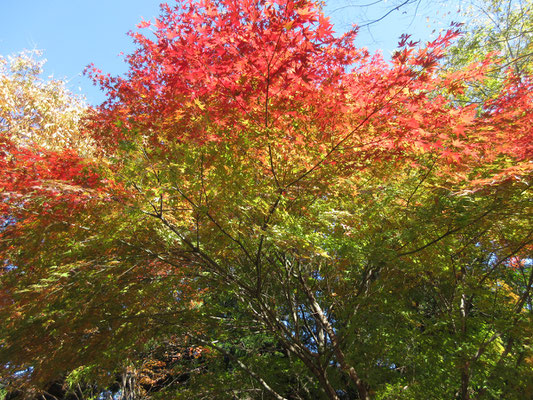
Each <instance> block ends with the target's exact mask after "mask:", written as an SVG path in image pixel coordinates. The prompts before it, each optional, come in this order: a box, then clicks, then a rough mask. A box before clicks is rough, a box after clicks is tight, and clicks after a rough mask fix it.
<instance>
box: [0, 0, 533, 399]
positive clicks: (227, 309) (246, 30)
mask: <svg viewBox="0 0 533 400" xmlns="http://www.w3.org/2000/svg"><path fill="white" fill-rule="evenodd" d="M138 28H139V29H140V30H139V31H135V32H133V33H131V35H132V37H133V39H134V41H135V42H136V44H137V50H136V51H135V52H134V53H133V54H131V55H129V56H127V58H126V61H127V63H128V64H129V71H128V73H127V74H125V75H124V76H122V77H112V76H109V75H106V74H104V73H102V72H101V71H100V70H98V69H97V67H95V66H90V67H89V68H88V73H89V74H90V75H91V76H92V77H93V79H94V80H95V82H96V83H97V84H99V85H101V87H102V88H103V89H104V90H106V91H107V93H108V100H107V101H106V102H105V103H104V104H102V105H101V106H99V107H97V108H95V109H92V110H89V111H88V113H87V114H86V118H85V119H84V121H83V123H77V124H76V125H75V126H76V132H82V134H83V135H85V136H83V135H82V137H83V138H84V139H83V140H88V141H87V143H90V145H89V144H87V145H80V144H79V143H78V142H76V143H73V142H68V141H66V142H62V143H60V144H57V145H56V144H54V145H53V146H52V145H51V141H49V140H51V139H48V138H49V137H50V136H51V135H53V132H56V131H55V130H53V129H52V131H47V130H46V126H45V125H43V124H42V123H41V122H40V121H41V120H40V119H39V122H38V123H37V124H33V125H31V126H33V127H35V129H33V128H32V129H33V130H34V131H36V132H37V133H38V134H36V135H28V134H24V135H21V136H14V135H13V134H12V132H13V130H14V127H15V126H16V123H15V122H13V121H15V118H14V116H16V115H17V113H18V112H19V111H18V110H19V109H17V108H11V109H9V108H6V110H7V111H6V113H7V114H6V115H7V117H2V118H3V119H2V121H3V123H4V121H5V125H6V126H7V129H2V136H1V138H0V145H1V148H0V167H1V168H2V171H3V172H2V175H1V176H0V195H1V196H2V197H1V202H0V213H1V215H0V218H1V219H0V221H1V223H2V228H1V230H0V259H1V260H2V261H1V262H2V263H3V269H2V272H1V274H0V280H1V288H0V303H1V304H2V308H1V310H0V315H1V317H2V319H3V320H4V321H5V323H4V324H3V325H2V326H1V327H0V363H1V365H2V369H1V374H0V376H1V377H2V384H3V385H4V386H5V388H6V390H7V391H9V393H11V395H10V396H13V397H14V396H24V395H31V394H36V393H41V394H42V395H43V396H44V397H45V398H52V397H46V396H51V395H52V394H51V393H50V387H51V385H53V384H56V385H57V384H59V386H62V390H63V392H62V394H61V396H69V395H71V396H75V397H77V398H91V396H93V398H95V397H96V398H113V396H115V397H119V398H124V399H126V398H128V399H130V398H135V399H141V398H165V399H167V398H176V399H179V398H183V399H190V398H198V399H201V398H206V399H207V398H212V399H225V398H228V399H234V398H238V399H262V398H274V399H278V400H281V399H320V398H324V399H365V400H366V399H427V398H439V399H444V398H458V399H463V400H466V399H475V398H477V399H498V398H506V399H523V398H524V394H525V395H526V396H530V395H532V394H533V386H532V385H531V382H533V373H532V371H533V368H532V364H533V350H532V348H531V340H532V338H533V328H532V326H533V325H532V316H533V315H532V312H533V308H532V304H531V301H532V295H531V291H532V287H533V268H532V262H531V250H532V241H531V240H532V231H531V216H530V214H531V209H530V204H529V202H530V200H531V198H530V196H531V195H530V190H529V189H530V183H531V169H532V164H531V155H532V143H533V137H532V136H533V135H532V131H531V126H532V124H533V112H532V111H533V110H532V104H533V102H532V96H533V91H532V89H533V88H532V80H531V76H530V75H528V74H524V73H520V74H518V73H517V71H516V70H514V69H513V68H511V69H509V70H506V73H505V74H502V75H501V76H500V78H499V79H500V81H499V84H498V90H497V92H495V93H494V94H493V95H492V96H490V98H487V99H485V100H484V102H483V104H482V106H480V105H478V104H477V103H476V102H475V101H465V96H468V95H469V93H470V92H469V90H470V89H469V88H472V87H474V86H475V85H483V84H484V83H485V82H487V80H488V79H491V77H490V73H491V71H493V70H494V68H495V67H499V66H501V61H500V60H499V59H498V58H497V57H495V56H494V55H492V54H489V55H488V56H487V57H483V58H476V60H474V62H472V63H465V65H461V66H460V67H457V68H453V69H451V68H445V67H444V64H445V62H446V60H447V58H446V57H447V48H448V47H449V46H450V44H451V43H452V42H453V40H455V39H456V37H457V35H458V28H457V27H456V26H453V27H452V29H451V30H449V31H447V32H445V33H443V34H441V35H440V36H439V37H437V38H435V39H434V40H432V41H430V42H428V43H426V44H425V45H423V46H421V45H418V44H417V43H412V42H411V41H410V40H409V37H408V36H407V35H406V36H404V37H402V38H401V40H400V43H399V47H398V50H397V52H396V53H395V55H394V56H393V57H392V60H391V61H390V62H387V61H385V60H384V59H383V58H382V57H381V56H380V55H375V54H369V52H368V51H367V50H365V49H360V48H358V47H357V46H356V44H355V41H354V40H355V38H356V33H357V30H356V29H354V30H352V31H349V32H347V33H346V34H344V35H342V36H336V35H334V33H333V27H332V25H331V23H330V22H329V20H328V18H327V17H326V16H324V14H323V13H322V11H321V8H320V5H319V4H317V3H314V2H312V1H307V0H283V1H281V0H279V1H278V0H274V1H269V2H266V1H262V0H260V1H255V0H239V1H233V0H218V1H212V0H201V1H194V2H185V1H178V2H176V4H175V5H173V6H169V5H165V4H164V5H162V6H161V15H160V17H159V18H157V19H156V20H154V21H151V22H148V21H142V22H141V23H140V25H139V26H138ZM141 32H147V33H145V34H143V33H141ZM7 76H8V75H1V76H0V77H1V78H2V79H3V80H6V82H8V81H9V82H11V81H12V80H11V81H10V80H9V79H12V78H8V77H7ZM17 79H18V78H17ZM21 79H22V78H21ZM22 81H23V82H27V84H28V87H34V85H35V84H34V80H33V78H32V79H29V80H24V79H22ZM17 82H21V81H20V80H19V81H17ZM17 85H21V84H20V83H17ZM24 93H26V92H24ZM24 96H28V95H26V94H22V97H24ZM6 99H7V100H4V98H2V102H3V103H2V112H4V111H3V110H4V103H7V104H10V103H9V101H10V100H9V99H8V98H6ZM53 108H54V109H56V110H58V112H59V113H61V112H62V111H61V108H59V107H53ZM34 109H36V107H32V108H31V110H34ZM27 112H28V111H24V113H27ZM24 132H27V130H26V131H24ZM50 132H52V133H50ZM76 137H77V136H76ZM41 138H42V139H41ZM49 143H50V144H49ZM54 143H55V142H54ZM58 382H59V383H58ZM43 390H44V392H43ZM69 393H70V394H69ZM56 397H57V396H56ZM75 397H72V398H75Z"/></svg>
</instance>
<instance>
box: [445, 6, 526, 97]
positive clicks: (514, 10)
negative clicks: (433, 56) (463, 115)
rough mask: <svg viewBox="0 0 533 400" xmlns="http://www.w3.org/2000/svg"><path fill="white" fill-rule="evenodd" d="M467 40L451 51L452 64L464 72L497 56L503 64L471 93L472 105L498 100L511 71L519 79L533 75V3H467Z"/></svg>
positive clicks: (460, 42)
mask: <svg viewBox="0 0 533 400" xmlns="http://www.w3.org/2000/svg"><path fill="white" fill-rule="evenodd" d="M465 6H466V7H465V8H464V10H465V11H464V12H463V15H464V17H465V20H466V21H467V22H466V23H465V25H464V26H463V29H464V31H465V34H464V36H463V37H462V38H461V39H459V41H458V42H457V44H456V45H454V46H452V47H451V48H450V51H449V54H448V64H449V65H450V67H451V68H462V67H464V66H465V65H467V64H470V63H472V62H475V61H479V60H481V59H483V58H484V57H486V55H487V54H490V53H493V54H494V56H495V57H500V58H501V60H500V61H499V62H498V64H497V65H495V66H494V67H493V68H492V69H491V71H490V72H489V73H488V74H487V80H485V81H484V82H482V83H480V84H478V85H475V86H474V87H472V88H471V90H470V91H469V92H468V96H469V97H470V100H472V101H478V102H482V101H484V100H486V99H489V98H492V97H494V96H497V95H498V93H499V92H500V91H501V89H502V85H503V82H504V81H505V78H506V76H507V74H508V73H509V71H510V70H511V71H512V73H513V74H514V75H515V76H516V77H527V76H530V75H531V73H532V71H533V17H532V15H533V2H531V0H510V1H504V2H502V1H492V0H479V1H472V2H470V3H465Z"/></svg>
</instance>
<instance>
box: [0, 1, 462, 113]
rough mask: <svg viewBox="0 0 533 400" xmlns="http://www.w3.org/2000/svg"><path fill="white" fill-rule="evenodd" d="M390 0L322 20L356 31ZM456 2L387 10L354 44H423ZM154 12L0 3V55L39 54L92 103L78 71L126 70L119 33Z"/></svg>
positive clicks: (386, 47)
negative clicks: (405, 39)
mask: <svg viewBox="0 0 533 400" xmlns="http://www.w3.org/2000/svg"><path fill="white" fill-rule="evenodd" d="M394 1H395V0H383V1H380V2H378V4H375V5H373V6H368V7H363V6H361V5H363V4H365V3H373V2H374V1H371V0H360V1H359V0H329V1H327V2H326V3H327V5H326V14H327V15H330V16H331V19H332V22H333V23H334V25H335V28H336V30H337V31H343V30H344V29H346V28H347V27H349V26H351V24H353V23H357V24H359V25H363V24H365V23H366V22H368V21H371V20H373V19H376V18H379V17H380V16H382V15H384V14H385V13H386V12H387V11H389V10H391V5H392V4H394ZM397 2H398V3H399V0H397ZM172 3H173V0H171V1H169V4H172ZM457 4H458V0H454V1H444V0H442V2H436V1H435V0H421V1H420V2H419V6H418V8H416V7H415V6H411V7H408V8H400V9H399V10H394V11H392V12H391V13H390V15H388V16H387V17H386V18H385V19H383V20H382V21H381V22H379V23H376V24H372V25H370V26H369V27H364V28H362V29H361V32H360V36H359V44H360V46H361V47H368V48H369V49H371V50H376V49H382V50H383V53H384V54H385V55H387V54H389V53H390V52H391V51H392V50H393V49H394V47H395V45H396V43H397V42H398V37H399V36H400V35H401V34H402V33H412V34H413V38H414V39H415V40H418V39H422V40H424V41H425V40H428V39H430V38H431V37H432V33H431V32H432V31H433V30H436V31H437V32H438V30H439V29H441V28H444V27H446V26H448V25H449V22H450V21H451V20H457V19H458V18H459V17H458V16H457V14H456V11H457V10H456V8H457ZM447 12H450V14H447ZM158 14H159V1H158V0H83V1H82V0H0V54H1V55H3V56H7V55H10V54H14V53H17V52H19V51H21V50H23V49H39V50H42V51H43V52H44V57H45V58H46V59H47V60H48V62H47V64H46V68H45V74H46V75H53V76H54V77H55V78H59V79H67V80H68V81H69V87H70V89H71V90H72V91H73V92H74V93H81V94H83V95H85V96H86V98H87V100H88V102H89V103H91V104H98V103H100V102H102V101H103V100H104V94H103V93H102V92H100V91H99V89H97V88H96V87H93V86H92V83H91V82H90V80H89V79H88V78H86V77H84V76H82V75H81V72H82V71H83V69H84V68H85V66H86V65H88V64H90V63H94V64H95V65H96V66H97V67H98V68H100V69H101V70H102V71H104V72H109V73H111V74H112V75H117V74H121V73H123V72H125V70H126V65H125V64H124V63H123V61H122V58H121V57H120V56H119V53H120V52H124V53H126V54H127V53H129V52H131V51H132V50H133V48H134V47H133V45H132V42H131V39H130V38H129V37H128V36H127V35H126V33H127V32H128V31H130V30H132V29H135V26H136V25H137V24H138V23H139V22H140V20H141V18H144V19H147V20H148V19H153V18H154V17H156V16H157V15H158ZM434 35H436V33H433V36H434Z"/></svg>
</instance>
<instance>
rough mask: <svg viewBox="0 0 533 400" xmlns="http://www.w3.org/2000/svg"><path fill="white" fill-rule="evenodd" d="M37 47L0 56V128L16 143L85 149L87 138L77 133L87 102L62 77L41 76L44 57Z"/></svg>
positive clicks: (3, 133)
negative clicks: (46, 78) (60, 78)
mask: <svg viewBox="0 0 533 400" xmlns="http://www.w3.org/2000/svg"><path fill="white" fill-rule="evenodd" d="M41 56H42V54H41V53H40V52H39V51H36V50H34V51H25V52H22V53H20V54H17V55H14V56H11V57H8V58H4V57H1V56H0V93H1V94H2V97H1V104H0V105H1V108H0V129H1V131H2V135H3V136H6V137H8V138H10V139H11V140H13V141H15V142H17V143H30V142H31V143H34V144H36V145H39V146H44V147H46V148H48V149H65V148H76V149H77V150H80V151H81V150H83V151H88V150H87V146H88V145H89V139H88V138H87V137H83V135H82V134H81V133H80V119H81V117H82V116H83V113H84V111H85V109H86V105H85V103H84V101H83V99H82V98H81V97H80V96H74V95H73V94H72V93H70V92H69V91H68V89H67V88H66V83H65V82H64V81H62V80H54V79H49V80H47V81H45V80H43V79H42V78H41V74H42V72H43V70H42V67H43V64H44V63H45V61H46V60H43V59H42V57H41Z"/></svg>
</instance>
